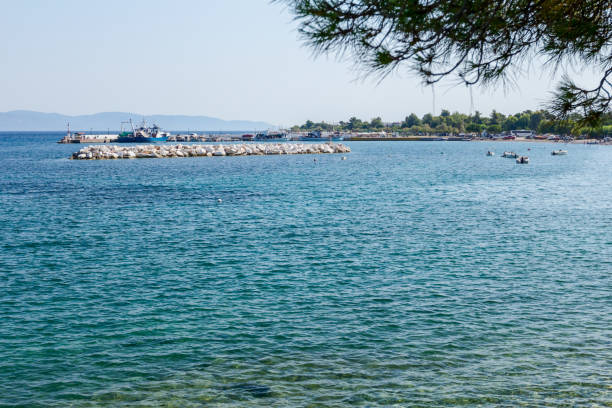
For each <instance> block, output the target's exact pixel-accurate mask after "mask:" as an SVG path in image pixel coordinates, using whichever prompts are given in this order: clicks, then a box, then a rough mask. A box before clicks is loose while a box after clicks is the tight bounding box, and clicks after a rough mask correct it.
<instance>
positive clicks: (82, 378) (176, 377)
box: [0, 132, 612, 407]
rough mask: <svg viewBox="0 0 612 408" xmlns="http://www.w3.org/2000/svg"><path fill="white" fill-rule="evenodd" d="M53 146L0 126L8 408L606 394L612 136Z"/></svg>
mask: <svg viewBox="0 0 612 408" xmlns="http://www.w3.org/2000/svg"><path fill="white" fill-rule="evenodd" d="M61 136H62V134H61V133H6V132H5V133H2V134H0V169H1V171H0V406H1V407H124V406H129V407H162V406H163V407H246V406H249V407H302V406H304V407H305V406H308V407H353V406H362V407H393V406H396V407H409V406H418V407H443V406H444V407H446V406H470V407H471V406H482V407H489V406H490V407H497V406H506V407H515V406H528V407H539V406H542V407H544V406H546V407H575V406H611V405H612V147H610V146H595V145H574V144H569V145H565V144H552V143H517V142H507V143H505V142H490V143H488V142H347V143H346V144H347V145H349V146H350V147H351V149H352V152H351V153H348V154H346V155H317V156H312V155H296V156H248V157H246V156H245V157H213V158H174V159H137V160H107V161H73V160H69V159H68V157H69V156H70V154H71V153H72V152H74V151H76V150H78V149H79V148H80V147H81V146H79V145H60V144H57V143H55V142H56V141H57V140H58V139H59V138H60V137H61ZM558 148H563V149H566V150H567V151H568V155H567V156H551V151H552V150H553V149H558ZM487 150H493V151H495V152H496V153H497V154H496V156H494V157H487V156H486V152H487ZM504 150H512V151H516V152H517V153H519V154H523V155H528V156H529V158H530V160H531V162H530V163H529V164H516V163H515V160H514V159H505V158H501V157H500V155H501V153H502V152H503V151H504ZM342 156H345V157H346V160H343V159H342ZM314 159H316V160H314Z"/></svg>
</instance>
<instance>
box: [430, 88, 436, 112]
mask: <svg viewBox="0 0 612 408" xmlns="http://www.w3.org/2000/svg"><path fill="white" fill-rule="evenodd" d="M431 96H432V98H431V100H432V105H433V106H432V107H433V112H432V113H431V114H432V116H436V91H435V89H434V84H431Z"/></svg>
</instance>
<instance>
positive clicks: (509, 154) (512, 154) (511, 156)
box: [501, 152, 519, 159]
mask: <svg viewBox="0 0 612 408" xmlns="http://www.w3.org/2000/svg"><path fill="white" fill-rule="evenodd" d="M501 157H506V158H508V159H516V158H518V157H519V155H518V154H517V153H515V152H504V154H502V155H501Z"/></svg>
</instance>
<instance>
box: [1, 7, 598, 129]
mask: <svg viewBox="0 0 612 408" xmlns="http://www.w3.org/2000/svg"><path fill="white" fill-rule="evenodd" d="M0 36H1V38H2V40H0V53H1V54H0V55H2V62H1V63H0V95H1V97H0V111H8V110H15V109H29V110H38V111H44V112H57V113H64V114H85V113H95V112H102V111H130V112H136V113H142V114H188V115H207V116H214V117H219V118H222V119H250V120H264V121H268V122H270V123H273V124H277V125H290V124H295V123H298V122H300V123H301V122H303V121H305V120H306V119H312V120H317V121H318V120H326V121H329V122H333V121H339V120H343V119H346V118H348V117H350V116H353V115H355V116H358V117H361V118H364V119H371V118H372V117H375V116H381V117H382V118H383V120H385V121H393V120H400V119H402V118H403V117H404V116H406V115H407V114H408V113H410V112H415V113H417V114H419V115H422V114H424V113H426V112H430V111H431V110H432V108H433V106H432V92H431V89H430V88H423V87H422V86H421V84H420V81H419V79H418V78H416V77H415V76H414V75H412V74H410V73H409V72H407V71H405V72H398V73H397V74H396V75H393V76H392V77H388V78H386V79H385V80H384V81H383V82H382V83H377V79H374V78H373V79H366V80H360V79H358V78H359V77H360V74H359V72H357V71H355V70H354V68H353V65H352V64H351V63H350V62H347V61H338V60H336V59H335V58H333V57H331V58H326V57H318V58H314V57H313V56H312V53H311V51H310V50H309V49H307V48H305V47H304V46H303V45H302V43H301V40H300V39H299V37H298V34H297V32H296V25H295V23H294V22H293V21H292V16H291V15H290V14H289V13H288V12H287V11H286V10H285V9H284V7H283V6H282V5H279V4H271V3H270V2H269V1H268V0H173V1H170V0H168V1H162V0H157V1H152V0H146V1H145V0H130V1H124V0H123V1H119V0H104V1H93V0H92V1H81V0H78V1H77V0H73V1H69V0H56V1H46V0H44V1H43V0H41V1H34V0H23V1H6V0H5V1H3V2H2V13H1V14H0ZM592 76H593V75H592V74H590V73H587V74H586V77H587V78H589V77H592ZM554 83H555V80H554V79H553V78H551V75H550V74H549V73H541V71H540V70H539V69H537V67H536V69H531V70H530V72H529V73H528V75H525V76H524V77H522V78H520V79H519V80H518V85H517V87H516V88H515V89H508V90H505V91H504V89H502V88H501V86H500V87H499V88H498V89H487V90H481V89H474V92H473V95H474V108H475V109H476V110H480V111H481V112H485V113H487V114H488V113H489V112H490V111H491V110H492V109H497V110H498V111H501V112H504V113H514V112H516V111H520V110H523V109H534V108H538V107H539V106H541V104H542V103H543V102H544V101H545V100H546V99H547V98H548V97H549V92H550V91H551V89H552V88H553V85H554ZM435 92H436V110H437V112H438V113H439V111H440V109H441V108H447V109H450V110H452V111H454V110H458V111H461V112H466V113H467V112H468V111H469V109H470V97H469V93H468V91H467V90H466V88H465V87H463V86H456V85H452V84H447V85H441V86H438V87H437V88H436V91H435Z"/></svg>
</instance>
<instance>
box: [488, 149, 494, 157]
mask: <svg viewBox="0 0 612 408" xmlns="http://www.w3.org/2000/svg"><path fill="white" fill-rule="evenodd" d="M487 156H495V152H492V151H490V150H489V151H488V152H487Z"/></svg>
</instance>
